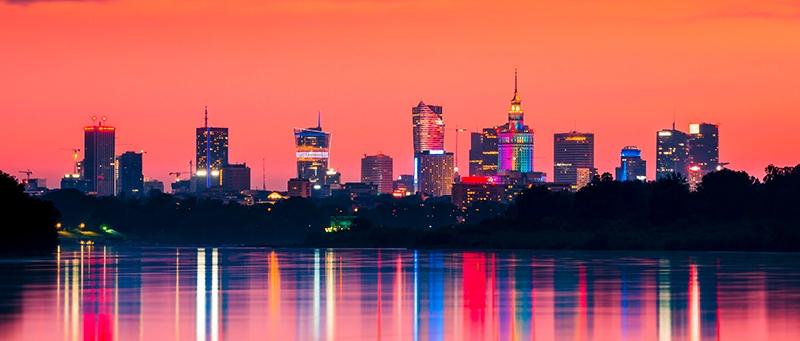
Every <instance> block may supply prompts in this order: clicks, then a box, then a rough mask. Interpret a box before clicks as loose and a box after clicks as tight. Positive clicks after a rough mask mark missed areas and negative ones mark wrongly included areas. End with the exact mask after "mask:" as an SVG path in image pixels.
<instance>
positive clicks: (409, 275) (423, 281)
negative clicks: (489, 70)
mask: <svg viewBox="0 0 800 341" xmlns="http://www.w3.org/2000/svg"><path fill="white" fill-rule="evenodd" d="M54 258H55V259H56V262H55V264H54V265H53V268H52V269H51V270H52V272H49V273H50V275H48V276H45V277H47V278H50V279H51V280H45V279H42V278H39V277H30V278H29V277H22V278H20V279H21V281H22V282H23V283H26V284H25V285H23V286H22V287H10V286H9V285H8V284H6V283H7V282H4V283H0V286H2V288H0V289H2V290H4V292H14V291H15V290H16V291H18V292H19V293H20V294H19V297H20V300H19V304H18V311H16V312H14V313H12V314H10V315H8V314H7V315H4V320H8V321H10V322H4V323H3V324H0V339H2V340H148V341H149V340H209V341H211V340H250V339H278V340H372V339H381V340H554V339H563V340H576V341H577V340H623V339H625V340H658V341H671V340H690V341H694V340H734V341H738V340H797V339H800V323H798V322H799V321H800V283H798V280H799V279H798V277H797V273H796V272H797V265H796V264H795V263H791V262H786V263H782V265H780V266H778V265H770V266H763V265H760V264H761V263H748V264H749V265H746V266H745V265H742V264H741V263H742V262H743V261H742V260H741V259H739V258H734V259H730V260H728V259H726V258H725V257H720V258H719V259H717V258H714V259H713V260H704V259H703V258H692V259H691V261H689V260H688V259H687V258H679V257H676V258H672V259H669V260H667V259H652V258H641V259H633V260H631V259H627V258H626V259H615V258H610V259H594V258H586V259H579V260H576V259H566V258H559V257H552V256H536V257H534V256H519V255H518V254H517V255H515V256H513V257H512V256H511V255H510V254H505V253H484V252H458V253H447V252H414V251H392V252H391V253H387V252H385V251H384V252H379V251H369V250H363V251H362V250H311V251H305V250H297V251H278V250H254V249H246V250H239V249H213V248H211V249H181V250H175V249H172V250H164V249H154V250H150V249H148V250H142V251H135V252H132V251H114V250H113V249H103V248H95V247H91V246H84V247H81V248H79V249H75V250H74V251H73V250H70V251H62V252H59V253H58V254H57V255H55V257H54ZM776 261H777V260H776ZM51 262H52V261H51ZM23 264H25V263H23ZM48 264H53V263H48ZM48 266H49V265H48ZM34 273H36V272H32V271H29V272H22V273H21V274H22V275H21V276H33V275H32V274H34ZM39 273H42V272H41V271H40V272H39ZM44 273H45V274H48V271H44ZM0 303H2V302H0ZM12 312H13V311H12ZM6 317H7V318H6ZM9 323H10V324H9Z"/></svg>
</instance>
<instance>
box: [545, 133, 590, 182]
mask: <svg viewBox="0 0 800 341" xmlns="http://www.w3.org/2000/svg"><path fill="white" fill-rule="evenodd" d="M578 168H588V169H590V170H591V169H593V168H594V134H592V133H579V132H577V131H572V132H569V133H558V134H555V135H553V172H554V173H555V174H554V180H555V182H558V183H568V184H571V185H576V184H577V183H578V182H577V181H578V176H577V175H578V173H577V169H578Z"/></svg>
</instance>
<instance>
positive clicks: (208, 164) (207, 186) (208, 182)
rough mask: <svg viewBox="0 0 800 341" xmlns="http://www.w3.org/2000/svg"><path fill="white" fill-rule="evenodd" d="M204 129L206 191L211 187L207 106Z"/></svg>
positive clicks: (209, 133) (206, 107)
mask: <svg viewBox="0 0 800 341" xmlns="http://www.w3.org/2000/svg"><path fill="white" fill-rule="evenodd" d="M204 125H205V128H206V189H208V188H209V187H211V129H210V128H209V127H208V105H206V106H205V121H204Z"/></svg>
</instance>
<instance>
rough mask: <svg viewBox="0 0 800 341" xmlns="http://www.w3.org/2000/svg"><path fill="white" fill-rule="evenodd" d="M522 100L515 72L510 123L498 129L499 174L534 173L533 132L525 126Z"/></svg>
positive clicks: (509, 115) (509, 114)
mask: <svg viewBox="0 0 800 341" xmlns="http://www.w3.org/2000/svg"><path fill="white" fill-rule="evenodd" d="M524 116H525V113H524V112H523V111H522V100H520V97H519V92H518V91H517V72H516V70H515V71H514V97H512V98H511V107H510V108H509V111H508V123H506V124H504V125H502V126H501V127H499V128H498V132H497V148H498V162H497V171H498V174H506V173H508V172H520V173H529V172H532V171H533V131H532V130H531V129H530V128H528V126H526V125H525V121H524Z"/></svg>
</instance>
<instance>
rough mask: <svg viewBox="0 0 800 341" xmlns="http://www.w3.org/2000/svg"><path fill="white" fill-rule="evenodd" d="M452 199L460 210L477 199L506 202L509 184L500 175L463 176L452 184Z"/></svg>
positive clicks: (477, 200)
mask: <svg viewBox="0 0 800 341" xmlns="http://www.w3.org/2000/svg"><path fill="white" fill-rule="evenodd" d="M452 199H453V204H454V205H456V207H458V208H459V209H461V210H465V209H467V208H468V207H469V206H470V205H471V204H473V203H475V202H479V201H494V202H508V201H509V185H507V184H506V183H505V180H504V178H503V177H500V176H465V177H462V178H461V182H458V183H455V184H453V197H452Z"/></svg>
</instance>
